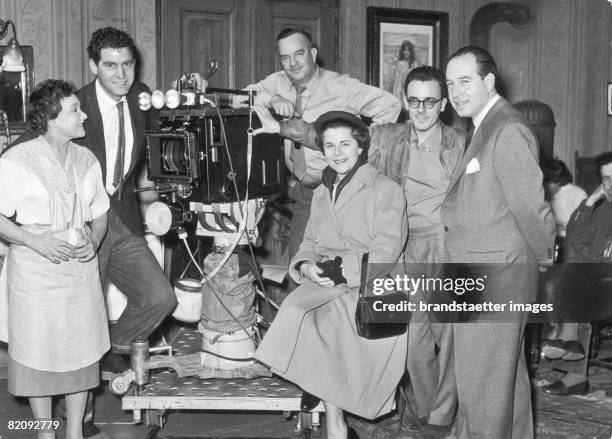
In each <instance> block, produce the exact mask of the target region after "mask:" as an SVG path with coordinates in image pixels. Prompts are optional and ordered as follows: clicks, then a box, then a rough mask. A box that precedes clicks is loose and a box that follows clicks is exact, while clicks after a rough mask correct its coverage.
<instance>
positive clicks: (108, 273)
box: [98, 210, 176, 353]
mask: <svg viewBox="0 0 612 439" xmlns="http://www.w3.org/2000/svg"><path fill="white" fill-rule="evenodd" d="M98 257H99V261H100V277H101V279H102V284H103V285H104V286H106V285H108V283H109V282H112V283H113V284H115V285H116V286H117V288H119V289H120V290H121V292H122V293H123V294H125V296H126V297H127V306H126V308H125V310H124V311H123V314H121V316H120V317H119V319H118V320H117V323H116V324H115V325H113V327H112V328H111V342H112V345H113V350H115V351H117V352H121V353H129V347H130V343H131V342H132V341H133V340H134V339H135V338H137V337H142V338H144V339H147V338H148V337H149V335H151V333H152V332H153V331H154V330H155V328H157V327H158V326H159V325H160V323H161V322H162V321H163V319H164V318H165V317H166V316H167V315H168V314H170V313H171V312H172V311H173V310H174V308H175V307H176V295H175V294H174V290H173V289H172V287H171V285H170V283H169V282H168V279H167V278H166V275H165V274H164V272H163V270H162V269H161V267H160V266H159V264H158V263H157V260H156V259H155V257H154V256H153V253H151V250H150V249H149V247H148V246H147V243H146V242H145V240H144V239H143V238H141V237H138V236H136V235H134V234H133V233H132V232H131V231H130V230H129V229H128V228H127V227H126V226H125V224H124V223H123V221H122V220H121V218H119V217H118V216H117V215H116V214H115V213H114V212H113V210H110V211H109V215H108V231H107V233H106V237H105V238H104V240H103V241H102V245H101V246H100V250H99V252H98Z"/></svg>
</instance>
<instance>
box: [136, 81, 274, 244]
mask: <svg viewBox="0 0 612 439" xmlns="http://www.w3.org/2000/svg"><path fill="white" fill-rule="evenodd" d="M185 76H186V75H184V76H183V78H181V80H179V81H177V83H178V87H177V89H173V90H169V91H168V92H167V93H166V94H165V95H164V94H163V93H162V92H161V91H154V92H153V93H152V94H151V96H150V98H148V97H147V96H141V97H140V99H141V102H140V103H141V108H147V106H148V108H150V107H151V106H153V107H155V108H156V109H157V111H156V112H155V114H154V117H153V127H152V129H150V130H148V131H146V133H145V136H146V140H147V157H146V158H147V168H148V177H149V179H150V180H152V181H153V182H154V184H155V187H154V188H155V190H157V191H158V192H159V194H160V199H161V203H160V202H158V203H154V204H153V205H152V206H151V208H150V209H149V210H148V211H147V218H146V220H147V224H148V225H149V228H150V229H151V231H153V233H155V234H158V235H161V234H164V233H166V232H167V231H168V230H170V229H172V228H176V227H178V226H180V225H181V224H183V223H185V222H190V221H192V220H193V219H194V218H196V219H197V227H196V234H197V235H202V236H212V237H214V238H215V240H216V241H217V243H218V244H221V245H223V244H225V243H227V240H228V239H232V237H234V236H235V234H236V233H238V231H239V227H240V224H241V222H242V221H243V220H245V217H246V220H247V226H246V232H247V233H246V234H245V235H246V237H243V238H242V239H243V241H242V242H241V243H245V242H244V239H249V240H250V241H251V242H255V241H256V240H257V230H256V227H255V226H256V224H257V221H258V220H259V219H260V218H261V215H262V214H263V207H264V202H265V199H266V197H269V196H271V195H273V194H277V193H280V192H282V190H283V186H284V165H283V162H282V161H283V151H282V144H281V140H280V138H279V136H277V135H269V134H260V135H258V136H256V137H254V136H253V135H252V133H253V129H254V128H257V127H258V126H259V121H258V119H257V118H256V117H255V118H253V116H252V112H251V110H250V109H249V108H244V109H232V108H228V103H229V100H230V99H229V96H230V95H231V94H246V95H248V94H249V92H246V91H242V90H228V89H209V91H211V90H212V91H213V93H202V92H200V91H199V90H197V89H195V88H193V87H192V86H190V84H189V82H187V83H186V82H185V80H184V79H185ZM250 98H251V101H252V98H253V95H252V94H251V96H250ZM246 213H249V215H245V214H246Z"/></svg>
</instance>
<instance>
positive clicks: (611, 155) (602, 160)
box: [595, 151, 612, 179]
mask: <svg viewBox="0 0 612 439" xmlns="http://www.w3.org/2000/svg"><path fill="white" fill-rule="evenodd" d="M610 163H612V151H608V152H604V153H601V154H599V155H598V156H597V157H595V166H597V172H598V173H599V178H600V179H601V177H602V175H601V168H603V167H604V166H606V165H609V164H610Z"/></svg>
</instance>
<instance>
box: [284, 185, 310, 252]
mask: <svg viewBox="0 0 612 439" xmlns="http://www.w3.org/2000/svg"><path fill="white" fill-rule="evenodd" d="M313 190H314V188H312V187H306V186H304V184H303V183H302V182H301V181H297V182H296V183H295V186H293V187H290V188H289V198H291V199H292V200H293V201H295V203H293V204H291V205H290V206H289V210H290V211H291V213H292V215H293V218H292V219H291V233H290V236H289V243H288V245H287V252H288V256H289V258H288V260H289V262H291V259H293V257H294V256H295V254H296V253H297V252H298V250H299V248H300V244H301V243H302V241H303V240H304V231H305V230H306V225H307V224H308V219H309V218H310V204H311V202H312V192H313Z"/></svg>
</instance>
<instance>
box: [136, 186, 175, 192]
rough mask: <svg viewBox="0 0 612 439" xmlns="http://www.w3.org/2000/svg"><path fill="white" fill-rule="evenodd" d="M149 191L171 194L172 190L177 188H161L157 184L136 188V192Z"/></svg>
mask: <svg viewBox="0 0 612 439" xmlns="http://www.w3.org/2000/svg"><path fill="white" fill-rule="evenodd" d="M147 191H157V192H158V193H160V194H169V193H171V192H176V189H175V188H166V189H161V188H159V187H157V186H147V187H141V188H138V189H134V193H135V194H136V193H138V192H147Z"/></svg>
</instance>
